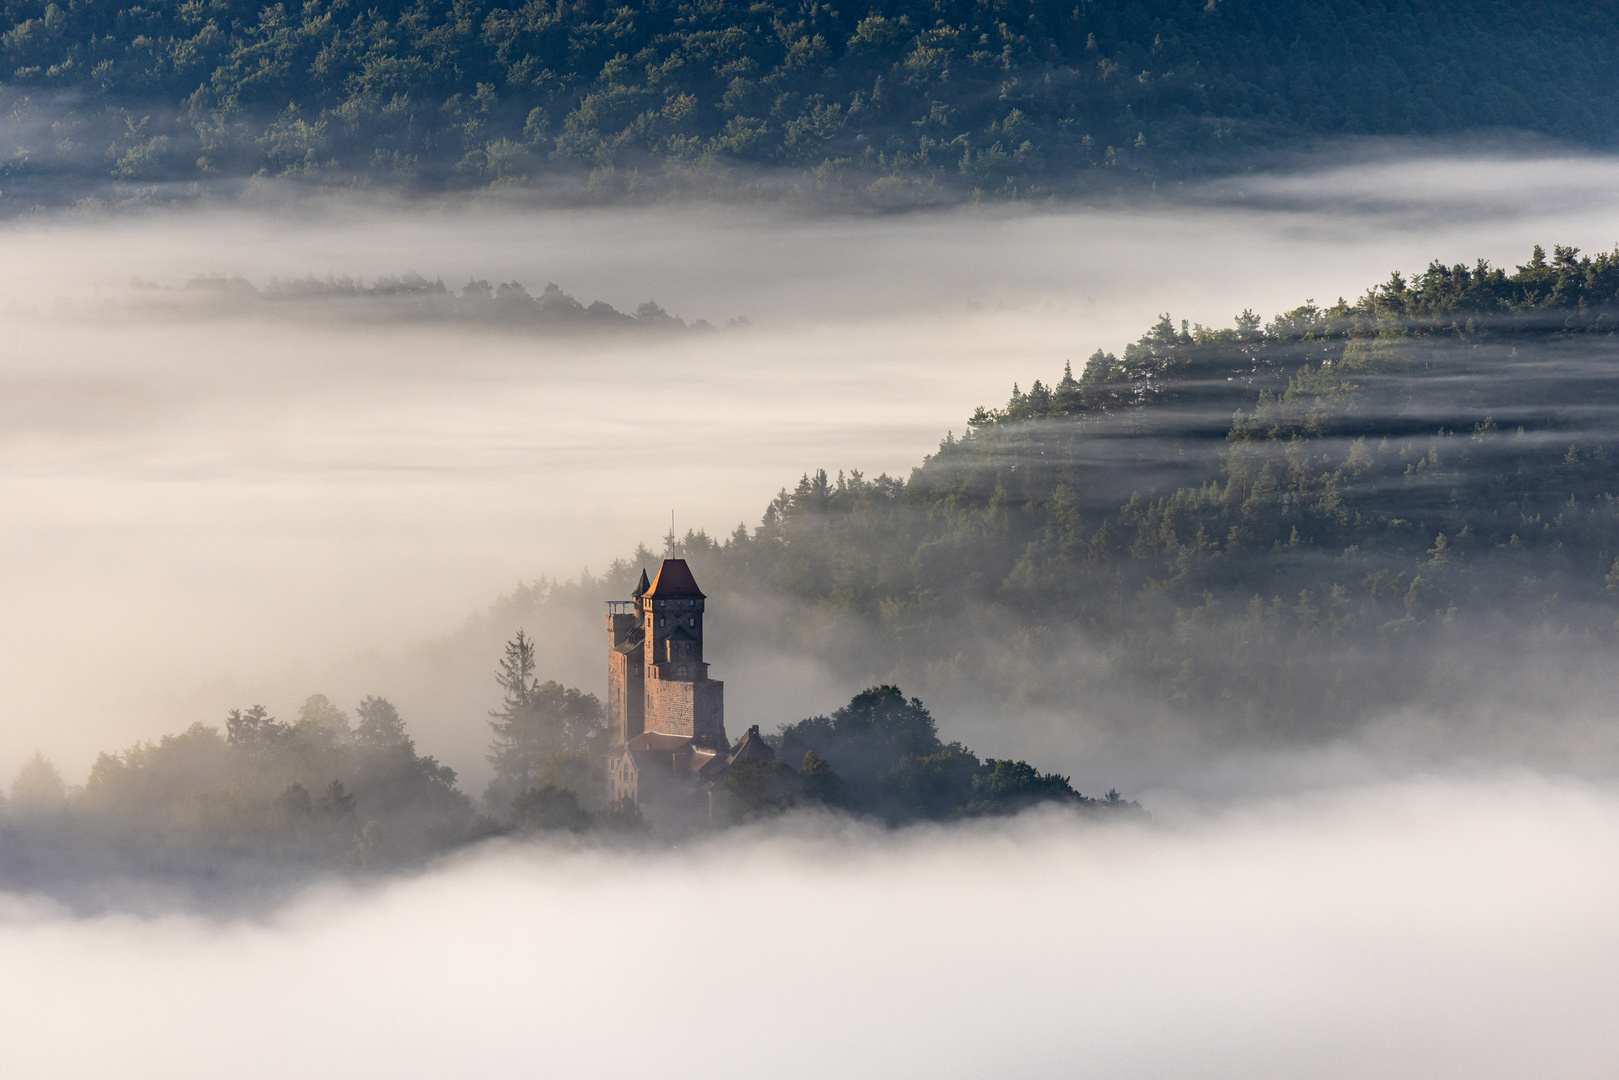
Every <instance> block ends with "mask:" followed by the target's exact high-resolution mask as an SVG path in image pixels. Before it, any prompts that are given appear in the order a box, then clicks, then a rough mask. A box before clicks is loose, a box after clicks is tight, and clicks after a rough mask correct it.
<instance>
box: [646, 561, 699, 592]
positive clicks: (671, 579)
mask: <svg viewBox="0 0 1619 1080" xmlns="http://www.w3.org/2000/svg"><path fill="white" fill-rule="evenodd" d="M643 595H646V596H654V597H657V598H659V599H662V598H664V597H669V596H678V597H681V598H685V597H688V596H694V597H700V596H702V595H703V590H701V589H699V588H698V587H697V579H696V578H694V577H692V576H691V568H690V567H688V566H687V565H686V560H685V559H665V560H663V565H662V566H660V567H658V576H657V577H655V578H653V579H652V587H651V588H650V589H648V590H647V591H646V592H645V593H644V594H643Z"/></svg>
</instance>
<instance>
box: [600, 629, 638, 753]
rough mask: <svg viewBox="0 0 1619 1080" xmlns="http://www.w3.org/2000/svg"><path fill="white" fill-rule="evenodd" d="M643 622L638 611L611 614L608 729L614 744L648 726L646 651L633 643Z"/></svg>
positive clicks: (628, 738)
mask: <svg viewBox="0 0 1619 1080" xmlns="http://www.w3.org/2000/svg"><path fill="white" fill-rule="evenodd" d="M640 624H641V619H640V616H639V615H638V614H637V613H635V612H629V613H626V614H615V615H608V616H607V635H608V645H607V731H608V733H609V737H610V738H611V739H612V742H613V744H614V745H618V744H620V743H624V742H628V741H629V740H630V739H633V738H635V737H636V736H637V735H639V734H641V732H642V731H644V730H645V728H646V688H645V683H646V661H645V651H646V650H645V649H644V648H642V647H639V646H634V647H631V645H630V642H631V641H632V639H633V638H634V637H635V635H636V632H637V631H638V630H639V628H640Z"/></svg>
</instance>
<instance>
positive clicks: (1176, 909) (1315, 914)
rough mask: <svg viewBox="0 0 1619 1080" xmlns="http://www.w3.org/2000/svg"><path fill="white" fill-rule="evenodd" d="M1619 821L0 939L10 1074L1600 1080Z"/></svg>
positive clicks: (1526, 806)
mask: <svg viewBox="0 0 1619 1080" xmlns="http://www.w3.org/2000/svg"><path fill="white" fill-rule="evenodd" d="M1616 842H1619V799H1616V797H1615V796H1614V794H1613V793H1612V792H1610V791H1607V790H1605V789H1599V788H1592V787H1587V786H1581V785H1571V784H1564V783H1557V782H1551V781H1547V780H1543V779H1538V778H1535V777H1533V776H1528V775H1523V774H1490V775H1484V776H1478V777H1473V778H1450V779H1440V778H1427V779H1417V780H1412V781H1409V782H1404V783H1398V784H1373V785H1367V786H1358V787H1350V788H1340V789H1335V790H1327V791H1322V792H1317V793H1314V794H1308V795H1303V796H1297V797H1293V798H1290V799H1287V800H1281V801H1274V802H1265V803H1260V804H1257V805H1253V806H1250V807H1248V808H1245V809H1240V810H1235V811H1227V812H1223V813H1220V814H1217V815H1212V816H1205V817H1201V818H1193V817H1183V816H1180V815H1177V814H1175V813H1174V812H1170V813H1168V814H1166V815H1162V816H1160V818H1159V819H1158V820H1157V821H1150V822H1140V823H1136V824H1119V825H1112V826H1097V825H1095V824H1094V823H1090V822H1086V821H1083V820H1077V819H1071V818H1068V817H1066V816H1064V815H1062V814H1056V813H1054V814H1029V815H1025V816H1023V817H1020V818H1017V819H1015V820H1012V821H1001V822H986V823H981V824H977V825H972V826H967V827H962V828H953V829H931V828H929V829H916V830H911V831H907V832H905V833H902V834H898V835H874V834H870V833H867V832H865V831H864V830H862V829H859V828H852V827H849V826H840V825H836V824H835V823H831V822H826V821H814V820H801V821H790V822H788V823H786V824H785V825H782V826H780V827H779V828H775V829H769V830H760V831H757V832H741V833H733V834H728V835H727V836H725V837H723V838H720V839H718V840H715V841H714V842H712V843H707V844H702V845H698V846H696V847H694V848H690V849H687V850H681V851H675V852H667V853H663V854H656V855H651V854H646V853H637V854H625V853H612V852H605V851H595V850H588V849H587V850H569V849H557V848H547V847H524V846H506V845H503V844H496V845H491V846H489V847H487V848H484V849H481V850H478V851H475V852H474V853H472V854H471V855H469V856H467V857H465V858H462V859H460V860H457V861H455V862H452V863H450V864H448V865H445V866H443V867H441V868H439V869H437V870H435V871H433V872H431V873H428V874H426V875H424V876H422V877H419V878H415V879H412V880H407V881H396V882H391V883H384V884H380V885H378V886H375V887H373V888H370V889H352V888H333V889H331V890H329V891H324V892H316V893H312V894H310V895H308V896H307V897H306V898H305V899H304V900H302V901H301V902H299V903H298V904H296V905H294V906H292V907H290V908H288V909H286V910H284V911H282V912H281V913H280V914H278V915H277V916H275V917H274V918H273V919H271V920H270V921H268V922H239V923H232V924H219V923H216V922H211V921H204V920H196V919H189V918H181V917H170V918H158V919H136V918H124V917H103V918H95V919H88V920H69V919H66V918H64V917H62V916H61V915H59V914H57V913H55V912H53V911H52V910H50V909H49V908H46V907H42V906H38V905H30V904H29V902H27V901H25V900H19V899H14V900H11V901H8V902H7V906H6V910H5V912H4V914H3V916H0V950H3V951H4V954H5V955H6V957H7V977H6V979H5V980H4V981H3V982H0V1011H3V1012H4V1014H5V1015H6V1017H7V1019H8V1024H7V1028H8V1037H7V1045H6V1051H5V1059H6V1063H7V1069H8V1070H9V1071H10V1072H12V1073H14V1074H16V1075H52V1076H90V1075H105V1074H107V1073H110V1072H116V1073H118V1074H120V1075H129V1076H156V1075H164V1076H201V1075H217V1074H218V1073H219V1072H220V1071H221V1070H222V1069H223V1070H225V1071H228V1072H229V1073H230V1074H231V1075H233V1076H241V1077H259V1076H262V1077H280V1076H286V1075H289V1074H292V1073H299V1074H307V1075H315V1076H359V1077H365V1076H428V1075H444V1074H454V1075H476V1076H481V1077H502V1076H533V1075H537V1074H543V1075H546V1076H567V1077H573V1076H579V1077H584V1076H625V1075H634V1074H649V1075H659V1076H665V1077H671V1078H676V1077H686V1076H692V1077H698V1076H722V1077H729V1076H739V1077H740V1076H757V1075H760V1074H761V1073H764V1074H768V1075H771V1076H781V1077H798V1076H803V1077H820V1076H826V1075H855V1076H868V1075H885V1076H902V1077H904V1076H917V1077H924V1076H925V1077H957V1076H959V1077H982V1076H1025V1077H1042V1076H1074V1075H1092V1074H1098V1075H1108V1076H1115V1077H1123V1078H1137V1077H1141V1078H1146V1077H1166V1078H1167V1077H1186V1076H1197V1077H1208V1078H1218V1077H1233V1078H1235V1077H1243V1078H1264V1077H1277V1078H1283V1077H1297V1076H1311V1077H1344V1078H1350V1077H1364V1076H1371V1075H1375V1076H1383V1077H1390V1078H1402V1077H1411V1078H1423V1080H1430V1078H1449V1077H1457V1078H1464V1077H1465V1078H1467V1080H1478V1078H1490V1077H1503V1078H1504V1077H1519V1076H1525V1075H1536V1076H1551V1075H1555V1076H1559V1077H1568V1078H1579V1077H1599V1076H1605V1075H1607V1073H1608V1071H1609V1069H1610V1067H1611V1061H1612V1057H1613V1054H1614V1052H1615V1050H1616V1049H1619V1043H1616V1039H1615V1036H1614V1034H1613V1031H1612V1024H1611V1014H1612V1012H1613V1008H1614V1005H1615V1001H1616V995H1619V980H1616V976H1615V974H1614V972H1615V971H1616V970H1619V933H1616V931H1615V927H1614V924H1613V920H1612V918H1611V913H1612V910H1613V905H1614V903H1615V901H1616V900H1619V871H1616V869H1615V866H1614V862H1613V860H1612V858H1611V853H1612V851H1613V848H1614V845H1615V843H1616Z"/></svg>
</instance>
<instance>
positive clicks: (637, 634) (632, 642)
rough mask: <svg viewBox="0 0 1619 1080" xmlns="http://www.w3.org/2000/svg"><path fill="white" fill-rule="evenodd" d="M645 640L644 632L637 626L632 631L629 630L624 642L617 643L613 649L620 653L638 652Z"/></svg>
mask: <svg viewBox="0 0 1619 1080" xmlns="http://www.w3.org/2000/svg"><path fill="white" fill-rule="evenodd" d="M645 638H646V631H645V630H644V629H642V628H641V627H639V626H637V627H636V628H635V629H634V630H631V631H630V632H629V633H628V634H625V635H624V640H623V641H621V642H619V643H618V644H617V645H614V646H613V648H615V649H617V650H618V651H619V652H621V653H633V652H640V650H641V644H642V642H643V641H644V640H645Z"/></svg>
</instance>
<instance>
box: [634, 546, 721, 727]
mask: <svg viewBox="0 0 1619 1080" xmlns="http://www.w3.org/2000/svg"><path fill="white" fill-rule="evenodd" d="M705 599H706V598H705V597H704V595H703V591H702V590H701V589H699V588H698V587H697V582H696V580H695V579H694V578H693V577H692V576H691V569H690V568H689V567H688V566H687V565H686V560H685V559H665V560H663V565H662V566H660V567H659V568H658V574H657V577H655V578H653V579H652V582H651V585H650V586H649V587H648V588H646V589H645V590H643V591H642V592H641V593H640V594H639V595H638V596H637V597H636V599H635V601H634V603H635V604H637V605H638V606H639V609H640V611H639V614H640V631H641V634H640V636H641V652H642V665H643V667H642V670H643V673H644V674H643V679H642V703H643V705H642V708H643V712H642V728H641V730H642V731H649V732H659V733H662V734H666V735H678V736H684V737H686V738H689V739H691V740H692V741H693V742H694V743H695V744H696V745H698V746H703V747H709V748H711V749H729V747H730V741H729V740H728V739H727V738H726V737H725V701H724V694H725V684H724V683H722V682H719V681H717V680H714V679H710V678H709V677H708V663H707V662H706V661H705V660H704V659H703V605H704V601H705ZM626 690H628V683H627V682H626ZM627 715H628V714H627V713H626V716H627ZM631 737H633V736H631Z"/></svg>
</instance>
